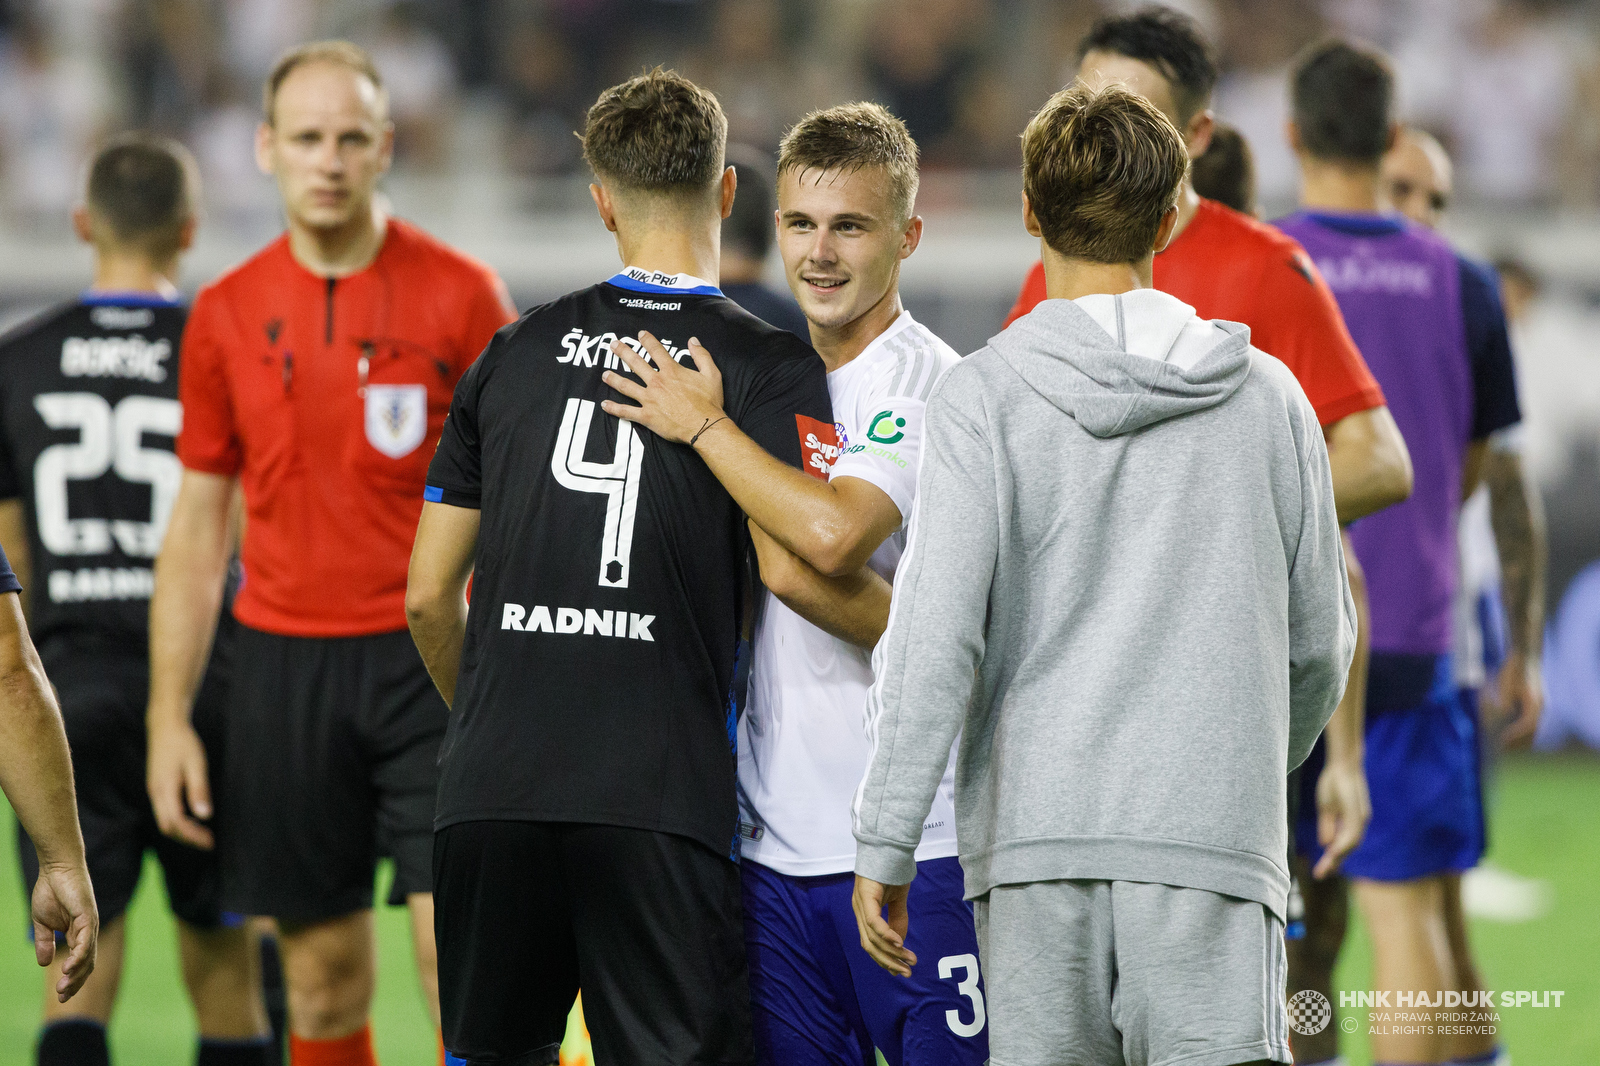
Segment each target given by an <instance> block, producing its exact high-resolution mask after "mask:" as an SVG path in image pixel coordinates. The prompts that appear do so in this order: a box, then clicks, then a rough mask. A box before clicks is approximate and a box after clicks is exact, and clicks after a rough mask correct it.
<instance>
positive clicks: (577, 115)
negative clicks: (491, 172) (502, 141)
mask: <svg viewBox="0 0 1600 1066" xmlns="http://www.w3.org/2000/svg"><path fill="white" fill-rule="evenodd" d="M502 84H503V86H504V94H505V101H506V105H507V110H508V129H507V157H508V160H509V162H510V164H511V167H512V169H514V170H516V171H518V172H519V173H522V174H530V175H540V174H564V173H570V172H576V171H577V170H579V169H580V167H581V165H582V159H583V155H582V152H581V151H580V145H579V143H578V138H577V137H575V136H573V134H574V133H575V132H576V131H577V130H580V129H582V128H583V117H584V114H585V113H586V112H587V110H588V108H589V105H590V104H592V103H594V98H595V95H596V93H594V92H591V91H590V79H589V78H588V77H586V76H585V75H584V73H583V72H582V71H581V70H580V64H579V60H578V55H577V51H576V49H575V48H574V47H573V45H572V42H571V41H570V40H569V39H568V37H567V35H566V34H565V33H564V32H563V31H562V30H561V29H560V28H558V27H556V26H555V25H552V24H549V23H545V22H539V21H534V20H528V21H526V22H523V23H521V24H520V25H519V26H517V27H516V28H515V29H514V30H513V31H512V32H511V35H510V38H509V40H508V41H507V45H506V51H505V58H504V74H503V80H502Z"/></svg>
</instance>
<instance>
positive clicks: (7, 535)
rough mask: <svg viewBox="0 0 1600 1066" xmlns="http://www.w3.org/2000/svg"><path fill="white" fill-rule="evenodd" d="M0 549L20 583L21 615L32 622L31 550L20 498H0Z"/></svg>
mask: <svg viewBox="0 0 1600 1066" xmlns="http://www.w3.org/2000/svg"><path fill="white" fill-rule="evenodd" d="M0 550H4V551H5V553H6V560H7V561H8V562H10V563H11V572H12V573H14V574H16V575H17V581H18V582H19V583H20V584H21V585H22V598H21V603H22V616H23V618H24V619H25V620H27V621H29V622H32V621H33V611H32V609H31V608H30V606H29V603H28V601H29V599H30V598H31V596H32V594H33V552H32V545H31V544H29V542H28V524H27V518H26V516H25V515H24V514H23V510H22V501H21V500H20V499H11V500H0Z"/></svg>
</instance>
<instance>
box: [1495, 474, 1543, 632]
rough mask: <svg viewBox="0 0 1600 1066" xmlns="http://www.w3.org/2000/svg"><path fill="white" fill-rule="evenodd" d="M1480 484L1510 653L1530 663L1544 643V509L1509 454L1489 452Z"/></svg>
mask: <svg viewBox="0 0 1600 1066" xmlns="http://www.w3.org/2000/svg"><path fill="white" fill-rule="evenodd" d="M1483 480H1484V483H1485V484H1487V485H1488V486H1489V521H1490V524H1491V525H1492V526H1493V527H1494V542H1495V547H1496V549H1497V551H1498V553H1499V556H1500V590H1501V595H1502V597H1503V598H1504V601H1505V609H1506V620H1507V626H1508V628H1509V630H1510V634H1509V635H1510V638H1511V647H1512V650H1513V651H1515V652H1517V653H1519V654H1521V655H1523V656H1525V657H1527V658H1534V657H1536V656H1537V655H1538V654H1539V651H1540V646H1541V644H1542V642H1543V637H1544V599H1545V553H1546V545H1545V533H1544V509H1543V507H1542V506H1541V505H1540V501H1539V499H1538V495H1537V493H1535V492H1534V491H1533V489H1532V488H1531V487H1530V486H1529V485H1528V483H1527V479H1526V478H1525V477H1524V476H1523V467H1522V457H1521V456H1520V455H1518V454H1517V453H1515V452H1511V451H1503V450H1500V449H1497V448H1493V447H1491V448H1490V449H1489V450H1488V453H1487V454H1486V455H1485V457H1484V461H1483Z"/></svg>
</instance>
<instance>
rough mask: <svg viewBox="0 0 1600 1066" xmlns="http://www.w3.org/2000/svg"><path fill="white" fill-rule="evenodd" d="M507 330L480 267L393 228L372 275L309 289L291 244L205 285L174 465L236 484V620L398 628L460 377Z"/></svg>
mask: <svg viewBox="0 0 1600 1066" xmlns="http://www.w3.org/2000/svg"><path fill="white" fill-rule="evenodd" d="M514 317H515V310H514V309H513V308H512V306H511V300H510V297H509V296H508V295H507V294H506V289H505V286H504V285H503V284H502V283H501V282H500V279H499V278H498V277H497V276H496V275H495V273H494V271H492V270H491V269H489V267H487V266H486V265H484V264H483V263H480V262H478V261H476V260H474V259H471V258H469V257H468V256H465V255H463V254H462V253H460V252H457V251H455V250H454V249H451V248H449V247H447V246H446V245H444V244H443V243H441V242H439V241H437V240H435V239H434V238H432V237H430V236H428V235H427V234H426V233H423V232H422V231H421V230H419V229H417V228H416V227H415V226H412V225H410V224H408V223H406V222H402V221H400V220H399V219H394V218H391V219H390V220H389V224H388V231H387V233H386V234H385V236H384V241H383V247H382V249H380V251H379V252H378V256H377V258H376V259H374V260H373V261H372V264H371V265H370V266H368V267H367V268H366V269H365V270H362V271H361V272H360V273H357V274H352V275H351V276H349V277H345V278H338V279H333V278H322V277H317V276H316V275H314V274H312V273H311V272H310V271H308V270H306V269H305V268H304V267H302V266H301V265H300V264H299V263H297V262H296V261H295V259H294V256H293V255H292V254H291V253H290V251H289V240H288V237H287V235H285V236H283V237H280V238H279V239H278V240H276V241H274V242H273V243H272V244H270V245H269V246H267V247H266V248H265V249H263V250H262V251H261V252H260V253H259V254H257V255H256V256H255V257H254V258H252V259H250V260H249V261H248V262H246V263H245V264H243V265H242V266H240V267H237V268H236V269H234V270H232V271H230V272H229V273H227V274H225V275H223V276H222V277H221V278H219V279H217V280H216V281H215V282H213V283H211V284H210V285H207V286H206V287H205V288H203V289H201V290H200V294H199V295H198V296H197V297H196V298H195V302H194V309H193V311H192V312H191V313H190V315H189V322H188V326H187V328H185V330H184V334H183V348H182V354H181V357H180V360H179V383H178V395H179V399H180V400H181V401H182V402H183V429H182V432H181V433H180V434H179V436H178V457H179V458H180V459H181V460H182V461H183V465H184V466H185V467H187V468H189V469H191V470H198V471H202V472H204V473H208V474H224V475H230V476H231V475H238V477H239V479H240V482H241V484H242V485H243V487H244V496H245V507H246V513H247V515H248V518H249V521H248V523H247V525H246V527H245V541H244V553H243V561H244V571H245V581H244V586H243V588H242V589H241V590H240V592H239V596H238V598H237V600H236V601H235V603H234V614H235V615H236V616H237V617H238V619H239V621H241V622H243V623H244V624H245V625H248V626H251V627H253V628H256V629H262V630H266V631H268V632H271V633H280V634H284V635H287V636H301V637H337V636H359V635H362V634H369V633H383V632H388V631H392V630H397V629H404V628H405V627H406V616H405V594H406V567H407V564H408V561H409V559H410V557H411V543H412V541H413V539H414V538H415V537H416V532H417V519H418V517H419V515H420V514H421V511H422V490H423V485H424V481H425V480H426V477H427V472H428V461H429V460H430V459H432V458H433V450H434V447H435V446H436V445H437V444H438V443H439V431H440V428H441V427H442V426H443V425H444V416H445V412H446V411H447V410H448V409H449V406H450V397H451V395H452V393H453V392H454V390H455V385H456V381H457V379H459V378H460V377H461V374H462V373H463V372H464V371H465V370H466V369H467V367H468V366H470V365H471V363H472V361H473V360H474V359H476V358H477V356H478V353H479V352H480V351H482V350H483V348H484V346H485V345H487V344H488V342H489V338H490V337H492V336H493V335H494V332H495V330H497V329H499V328H500V327H501V326H503V325H505V324H506V323H507V322H509V321H511V320H512V319H513V318H514Z"/></svg>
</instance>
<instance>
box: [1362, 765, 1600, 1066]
mask: <svg viewBox="0 0 1600 1066" xmlns="http://www.w3.org/2000/svg"><path fill="white" fill-rule="evenodd" d="M1489 844H1490V846H1489V857H1490V859H1492V860H1493V861H1494V862H1495V863H1497V864H1499V865H1500V866H1501V867H1503V868H1504V869H1507V870H1510V871H1513V872H1515V873H1518V874H1521V875H1523V876H1524V877H1538V878H1543V879H1544V880H1547V881H1549V882H1550V883H1551V885H1552V886H1554V888H1555V906H1554V907H1553V908H1552V910H1551V912H1550V913H1549V914H1548V915H1546V916H1544V917H1543V918H1540V919H1537V920H1535V921H1531V922H1525V923H1518V924H1503V923H1499V922H1485V921H1474V922H1472V923H1471V933H1470V936H1471V940H1472V946H1473V949H1474V951H1475V953H1476V955H1477V959H1478V965H1479V968H1480V969H1481V970H1482V971H1483V979H1484V982H1485V983H1486V984H1487V985H1488V986H1489V987H1490V988H1492V989H1495V999H1496V1001H1497V1002H1498V1000H1499V994H1500V992H1501V991H1502V990H1505V989H1512V990H1516V989H1524V990H1530V991H1532V990H1550V989H1561V990H1563V991H1565V992H1566V995H1565V996H1563V997H1562V999H1561V1007H1560V1008H1559V1009H1553V1008H1547V1009H1542V1010H1541V1009H1535V1008H1533V1007H1528V1006H1523V1007H1514V1008H1511V1009H1505V1010H1499V1011H1498V1013H1499V1015H1500V1023H1499V1024H1500V1026H1501V1028H1500V1036H1501V1039H1502V1041H1503V1042H1504V1044H1505V1046H1506V1048H1507V1049H1508V1050H1509V1051H1510V1052H1511V1056H1512V1059H1513V1061H1514V1062H1515V1063H1516V1066H1593V1064H1596V1063H1600V759H1596V758H1595V757H1594V756H1592V755H1584V754H1570V755H1558V756H1534V755H1519V756H1515V757H1512V758H1508V759H1505V760H1503V761H1502V762H1501V763H1500V765H1499V768H1498V772H1497V777H1496V779H1495V781H1494V783H1493V791H1492V792H1491V794H1490V797H1489ZM1351 915H1352V920H1351V930H1350V936H1349V938H1348V939H1347V941H1346V943H1345V950H1344V953H1343V955H1342V956H1341V958H1340V960H1339V968H1338V970H1337V972H1336V973H1335V975H1334V987H1335V989H1344V990H1346V991H1350V990H1358V989H1365V988H1370V987H1371V984H1370V980H1369V976H1370V974H1371V972H1372V964H1371V960H1372V945H1371V942H1370V940H1369V938H1368V936H1367V932H1366V930H1365V929H1364V928H1362V927H1361V923H1360V920H1359V919H1358V918H1357V917H1355V910H1354V908H1352V910H1351ZM1366 1014H1367V1012H1366V1011H1364V1010H1363V1011H1359V1012H1358V1011H1352V1010H1344V1011H1341V1010H1339V1009H1338V1006H1337V1004H1335V1008H1334V1019H1335V1021H1336V1022H1337V1021H1340V1020H1342V1019H1343V1018H1344V1017H1345V1016H1346V1015H1358V1016H1359V1020H1360V1021H1363V1022H1364V1021H1366ZM1339 1050H1340V1051H1341V1053H1343V1054H1344V1055H1345V1057H1346V1058H1348V1059H1349V1061H1350V1066H1370V1064H1371V1062H1372V1056H1371V1054H1370V1051H1369V1049H1368V1046H1367V1041H1366V1038H1365V1036H1363V1035H1359V1034H1358V1035H1357V1036H1354V1037H1344V1038H1342V1042H1341V1045H1340V1049H1339Z"/></svg>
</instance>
